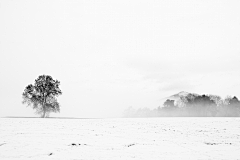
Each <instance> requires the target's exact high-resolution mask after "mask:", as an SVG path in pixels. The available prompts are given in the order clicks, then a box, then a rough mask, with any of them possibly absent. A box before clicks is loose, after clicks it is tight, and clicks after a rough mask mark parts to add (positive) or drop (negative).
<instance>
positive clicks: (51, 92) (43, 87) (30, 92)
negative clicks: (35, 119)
mask: <svg viewBox="0 0 240 160" xmlns="http://www.w3.org/2000/svg"><path fill="white" fill-rule="evenodd" d="M59 85H60V81H58V80H54V79H53V78H52V77H51V76H49V75H40V76H39V77H38V78H37V79H36V80H35V83H34V84H33V85H32V84H29V85H28V86H26V88H25V89H24V92H23V94H22V97H23V104H27V106H32V107H33V109H35V110H36V113H37V114H40V115H41V117H42V118H45V117H48V116H49V114H50V113H51V112H60V105H59V103H58V101H57V96H59V95H61V94H62V91H61V90H60V88H59Z"/></svg>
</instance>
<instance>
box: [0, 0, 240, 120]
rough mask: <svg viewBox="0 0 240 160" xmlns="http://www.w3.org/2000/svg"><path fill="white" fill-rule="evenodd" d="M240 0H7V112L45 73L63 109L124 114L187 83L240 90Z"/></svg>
mask: <svg viewBox="0 0 240 160" xmlns="http://www.w3.org/2000/svg"><path fill="white" fill-rule="evenodd" d="M239 8H240V1H239V0H161V1H158V0H137V1H133V0H130V1H129V0H116V1H115V0H100V1H97V0H96V1H95V0H85V1H84V0H81V1H79V0H61V1H60V0H45V1H43V0H42V1H38V0H35V1H34V0H22V1H18V0H0V76H1V77H0V116H34V111H33V110H32V109H30V108H26V107H25V106H24V105H22V104H21V101H22V97H21V94H22V92H23V90H24V88H25V87H26V86H27V85H28V84H32V83H33V82H34V80H35V79H36V78H37V77H38V76H39V75H42V74H48V75H51V76H52V77H53V78H54V79H58V80H60V82H61V86H60V88H61V89H62V91H63V95H62V96H60V97H59V102H60V103H61V107H62V108H61V113H60V114H57V115H54V116H67V117H109V116H121V114H122V111H123V110H124V109H125V108H127V107H129V106H132V107H134V108H143V107H148V108H151V109H152V108H156V107H158V106H159V105H160V99H161V98H164V97H166V96H169V95H172V94H175V93H178V92H180V91H187V92H194V93H199V94H204V93H205V94H217V95H220V96H223V97H225V96H226V95H236V96H238V97H239V98H240V69H239V67H240V9H239Z"/></svg>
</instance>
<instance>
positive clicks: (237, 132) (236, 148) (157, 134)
mask: <svg viewBox="0 0 240 160" xmlns="http://www.w3.org/2000/svg"><path fill="white" fill-rule="evenodd" d="M0 159H1V160H4V159H11V160H12V159H24V160H25V159H41V160H42V159H44V160H45V159H56V160H58V159H64V160H68V159H69V160H70V159H72V160H74V159H75V160H77V159H78V160H81V159H83V160H88V159H89V160H90V159H98V160H101V159H102V160H107V159H111V160H116V159H123V160H125V159H146V160H147V159H149V160H153V159H157V160H160V159H164V160H166V159H171V160H172V159H178V160H179V159H191V160H192V159H216V160H220V159H229V160H233V159H240V118H139V119H138V118H136V119H52V118H49V119H40V118H0Z"/></svg>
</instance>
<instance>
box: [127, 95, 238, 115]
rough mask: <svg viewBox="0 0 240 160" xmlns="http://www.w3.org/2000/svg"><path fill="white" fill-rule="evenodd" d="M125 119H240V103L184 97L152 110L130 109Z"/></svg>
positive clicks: (202, 97) (214, 98)
mask: <svg viewBox="0 0 240 160" xmlns="http://www.w3.org/2000/svg"><path fill="white" fill-rule="evenodd" d="M124 116H125V117H167V116H170V117H172V116H177V117H191V116H192V117H239V116H240V101H239V99H238V98H237V97H235V96H234V97H230V96H228V97H226V98H225V99H222V98H221V97H220V96H216V95H194V94H189V95H188V96H182V97H180V98H179V99H178V100H176V101H175V100H170V99H167V100H166V101H165V102H164V104H163V106H160V107H158V108H155V109H153V110H150V109H148V108H143V109H138V110H135V109H134V108H132V107H129V108H128V109H127V110H125V111H124Z"/></svg>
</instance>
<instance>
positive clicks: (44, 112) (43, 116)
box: [42, 108, 46, 118]
mask: <svg viewBox="0 0 240 160" xmlns="http://www.w3.org/2000/svg"><path fill="white" fill-rule="evenodd" d="M45 116H46V111H45V108H43V115H42V118H45Z"/></svg>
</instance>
